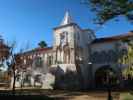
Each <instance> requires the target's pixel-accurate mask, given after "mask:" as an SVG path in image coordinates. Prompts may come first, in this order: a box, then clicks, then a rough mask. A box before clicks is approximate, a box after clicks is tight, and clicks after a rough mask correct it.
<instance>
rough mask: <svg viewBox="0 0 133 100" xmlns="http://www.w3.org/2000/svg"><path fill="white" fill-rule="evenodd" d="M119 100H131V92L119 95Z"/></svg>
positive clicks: (132, 94)
mask: <svg viewBox="0 0 133 100" xmlns="http://www.w3.org/2000/svg"><path fill="white" fill-rule="evenodd" d="M120 98H121V99H120V100H133V92H126V93H121V94H120Z"/></svg>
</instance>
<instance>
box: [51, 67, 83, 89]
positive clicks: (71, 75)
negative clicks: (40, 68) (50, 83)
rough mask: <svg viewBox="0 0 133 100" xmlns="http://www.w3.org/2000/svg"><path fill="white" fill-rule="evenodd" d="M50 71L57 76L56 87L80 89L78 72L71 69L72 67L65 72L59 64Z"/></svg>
mask: <svg viewBox="0 0 133 100" xmlns="http://www.w3.org/2000/svg"><path fill="white" fill-rule="evenodd" d="M50 73H51V74H53V75H54V76H55V84H54V89H62V90H78V89H79V85H80V84H79V82H78V75H77V73H76V72H74V71H71V70H70V69H68V68H67V69H66V72H64V70H63V69H61V68H60V66H58V67H57V68H52V69H51V70H50Z"/></svg>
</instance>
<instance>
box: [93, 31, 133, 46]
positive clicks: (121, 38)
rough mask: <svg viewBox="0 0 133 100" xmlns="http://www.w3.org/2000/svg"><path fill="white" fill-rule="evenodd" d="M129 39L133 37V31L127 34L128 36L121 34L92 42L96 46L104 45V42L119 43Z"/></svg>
mask: <svg viewBox="0 0 133 100" xmlns="http://www.w3.org/2000/svg"><path fill="white" fill-rule="evenodd" d="M128 37H133V31H130V32H129V33H126V34H121V35H117V36H112V37H105V38H96V39H95V40H94V41H93V42H92V44H95V43H103V42H112V41H118V40H123V39H126V38H128Z"/></svg>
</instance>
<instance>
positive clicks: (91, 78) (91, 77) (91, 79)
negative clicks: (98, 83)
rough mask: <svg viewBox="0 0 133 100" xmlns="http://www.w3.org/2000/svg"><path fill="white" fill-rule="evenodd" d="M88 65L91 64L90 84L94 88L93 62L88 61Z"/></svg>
mask: <svg viewBox="0 0 133 100" xmlns="http://www.w3.org/2000/svg"><path fill="white" fill-rule="evenodd" d="M88 65H89V70H90V75H89V76H90V84H91V88H93V86H92V85H93V75H92V74H93V73H92V62H88Z"/></svg>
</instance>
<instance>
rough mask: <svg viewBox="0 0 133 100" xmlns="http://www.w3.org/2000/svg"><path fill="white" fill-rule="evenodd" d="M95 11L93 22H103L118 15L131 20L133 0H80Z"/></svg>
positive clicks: (132, 16) (132, 17)
mask: <svg viewBox="0 0 133 100" xmlns="http://www.w3.org/2000/svg"><path fill="white" fill-rule="evenodd" d="M81 2H82V3H84V4H86V5H88V7H89V8H90V9H91V10H92V11H93V12H95V13H96V18H95V22H96V23H97V24H104V23H105V22H107V21H108V20H110V19H113V18H115V17H117V16H119V15H123V16H125V17H126V18H127V19H128V20H130V21H131V22H133V0H81Z"/></svg>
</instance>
